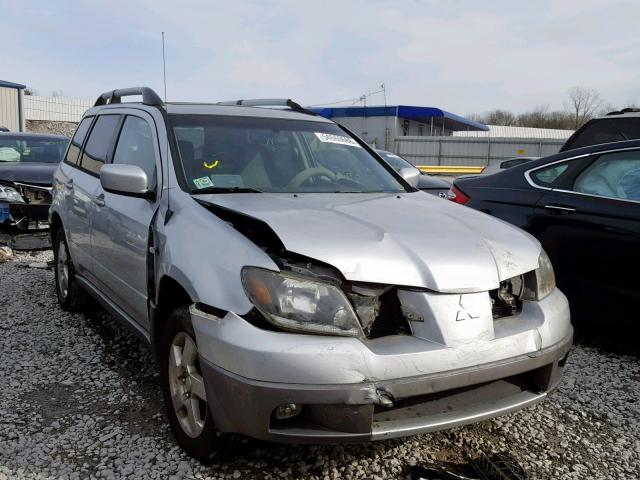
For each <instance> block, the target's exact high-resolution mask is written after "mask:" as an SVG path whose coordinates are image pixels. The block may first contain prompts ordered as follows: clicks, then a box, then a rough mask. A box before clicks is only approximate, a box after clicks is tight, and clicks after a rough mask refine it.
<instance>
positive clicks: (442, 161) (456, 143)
mask: <svg viewBox="0 0 640 480" xmlns="http://www.w3.org/2000/svg"><path fill="white" fill-rule="evenodd" d="M563 143H564V140H563V139H552V138H536V139H527V138H496V137H486V138H466V137H398V138H396V139H395V145H394V147H395V149H394V151H395V152H396V153H397V154H398V155H400V156H402V157H404V158H406V159H407V160H409V161H410V162H412V163H413V164H414V165H491V164H494V163H498V162H500V161H502V160H506V159H509V158H513V157H522V156H531V157H544V156H547V155H553V154H554V153H557V152H558V150H560V147H561V146H562V145H563Z"/></svg>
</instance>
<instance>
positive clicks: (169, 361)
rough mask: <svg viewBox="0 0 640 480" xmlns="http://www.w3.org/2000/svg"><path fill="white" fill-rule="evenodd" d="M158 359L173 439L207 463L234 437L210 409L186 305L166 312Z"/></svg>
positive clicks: (224, 448) (193, 455)
mask: <svg viewBox="0 0 640 480" xmlns="http://www.w3.org/2000/svg"><path fill="white" fill-rule="evenodd" d="M158 359H159V362H160V381H161V386H162V394H163V396H164V405H165V409H166V411H167V416H168V417H169V423H170V424H171V430H172V431H173V435H174V437H175V439H176V442H177V443H178V445H180V447H181V448H182V449H183V450H184V451H185V452H186V453H187V454H188V455H189V456H191V457H193V458H195V459H197V460H200V461H201V462H205V463H206V462H208V461H210V460H212V458H213V456H214V455H215V454H216V453H217V452H218V451H222V450H226V447H227V446H228V444H229V442H228V440H230V439H231V438H232V437H233V436H231V435H229V434H222V433H220V432H219V431H218V430H217V429H216V427H215V425H214V422H213V418H212V417H211V413H210V412H209V405H208V403H207V399H206V390H205V379H204V377H203V375H202V369H201V368H200V360H199V357H198V346H197V344H196V337H195V334H194V331H193V326H192V325H191V316H190V314H189V308H188V307H186V306H184V307H179V308H177V309H175V310H174V311H173V312H171V314H170V315H169V319H168V320H167V324H166V326H165V329H164V332H163V334H162V340H161V342H160V346H159V356H158ZM203 397H204V398H203Z"/></svg>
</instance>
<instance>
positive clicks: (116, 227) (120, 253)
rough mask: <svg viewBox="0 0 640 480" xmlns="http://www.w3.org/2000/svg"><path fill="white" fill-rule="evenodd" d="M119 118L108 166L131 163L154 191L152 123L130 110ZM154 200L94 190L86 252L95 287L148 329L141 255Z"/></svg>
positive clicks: (155, 156) (155, 148) (155, 141)
mask: <svg viewBox="0 0 640 480" xmlns="http://www.w3.org/2000/svg"><path fill="white" fill-rule="evenodd" d="M131 112H132V113H130V114H128V115H125V116H123V121H122V124H121V127H120V131H119V135H118V137H117V141H116V145H115V148H114V150H113V154H112V155H111V156H110V162H111V163H114V164H128V165H136V166H138V167H140V168H142V169H143V170H144V171H145V173H146V174H147V179H148V181H149V185H150V190H154V189H155V190H157V191H159V189H158V188H157V185H158V184H159V182H158V172H160V171H161V169H160V152H159V148H158V139H157V135H156V130H155V127H154V123H153V119H152V118H151V116H150V115H148V114H147V113H145V112H142V111H138V110H132V111H131ZM159 197H160V195H157V198H156V199H153V200H150V199H145V198H136V197H130V196H125V195H119V194H115V193H110V192H105V191H104V190H103V189H102V187H101V186H99V187H98V190H97V192H96V204H95V205H96V207H95V211H96V215H95V216H94V218H93V229H92V251H93V258H94V262H95V273H96V277H97V280H98V283H99V284H100V286H101V287H102V288H103V289H104V291H106V292H107V294H108V296H109V297H110V298H111V299H112V300H113V301H114V302H116V304H117V305H118V306H119V307H120V308H121V309H122V310H124V311H125V312H126V313H127V314H128V315H130V316H131V317H132V318H133V319H134V320H136V321H137V322H138V323H140V324H141V325H142V326H145V327H148V308H147V251H148V242H149V229H150V225H151V222H152V219H153V216H154V214H155V211H156V209H157V205H158V202H159Z"/></svg>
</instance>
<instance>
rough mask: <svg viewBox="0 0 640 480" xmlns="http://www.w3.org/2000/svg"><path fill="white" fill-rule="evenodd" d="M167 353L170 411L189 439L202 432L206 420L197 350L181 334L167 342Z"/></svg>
mask: <svg viewBox="0 0 640 480" xmlns="http://www.w3.org/2000/svg"><path fill="white" fill-rule="evenodd" d="M170 349H171V350H170V352H169V365H168V367H169V388H170V390H171V400H172V403H173V410H174V412H175V414H176V417H177V419H178V422H179V423H180V426H181V427H182V429H183V430H184V432H185V433H186V434H187V435H188V436H189V437H191V438H196V437H198V436H199V435H200V434H201V433H202V430H203V429H204V425H205V421H206V416H207V394H206V392H205V388H204V380H203V378H202V374H201V372H200V364H199V360H198V347H197V346H196V343H195V341H194V340H193V339H192V338H191V336H189V335H188V334H187V333H185V332H179V333H178V334H177V335H176V336H175V337H174V338H173V341H172V342H171V346H170Z"/></svg>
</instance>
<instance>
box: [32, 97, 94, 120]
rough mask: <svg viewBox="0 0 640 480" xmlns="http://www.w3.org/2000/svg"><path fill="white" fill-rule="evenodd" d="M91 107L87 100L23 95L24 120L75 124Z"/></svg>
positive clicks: (90, 102) (90, 101)
mask: <svg viewBox="0 0 640 480" xmlns="http://www.w3.org/2000/svg"><path fill="white" fill-rule="evenodd" d="M92 106H93V101H92V100H89V99H88V98H74V97H43V96H40V95H25V96H24V107H23V108H24V118H25V119H26V120H48V121H53V122H76V123H77V122H79V121H80V119H81V118H82V114H83V113H84V112H85V111H86V110H87V109H88V108H90V107H92Z"/></svg>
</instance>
